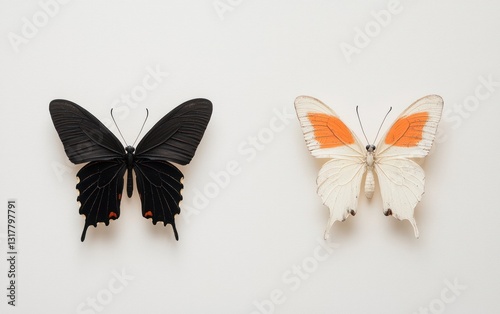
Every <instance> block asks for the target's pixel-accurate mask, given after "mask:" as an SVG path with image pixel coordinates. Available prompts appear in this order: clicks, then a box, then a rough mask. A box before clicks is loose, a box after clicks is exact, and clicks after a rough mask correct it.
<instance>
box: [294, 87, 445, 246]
mask: <svg viewBox="0 0 500 314" xmlns="http://www.w3.org/2000/svg"><path fill="white" fill-rule="evenodd" d="M295 110H296V111H297V116H298V118H299V121H300V125H301V127H302V132H303V133H304V138H305V140H306V144H307V148H309V151H310V152H311V154H312V155H313V156H314V157H317V158H331V160H329V161H327V162H326V163H325V164H324V165H323V167H322V168H321V170H320V171H319V174H318V178H317V184H318V195H319V196H321V199H322V200H323V204H325V205H326V206H328V208H329V209H330V219H329V221H328V224H327V227H326V231H325V239H326V238H328V231H329V230H330V228H331V227H332V225H333V223H334V222H335V221H344V220H345V219H346V218H347V217H349V215H353V216H354V215H355V214H356V207H357V205H358V197H359V193H360V189H361V181H362V180H363V177H364V174H365V173H366V179H365V195H366V197H367V198H369V199H370V198H372V196H373V192H374V191H375V178H374V176H373V172H375V173H376V174H377V177H378V181H379V184H380V191H381V194H382V201H383V206H384V210H383V212H384V214H385V215H386V216H389V215H392V216H394V217H395V218H397V219H399V220H404V219H407V220H409V221H410V223H411V225H412V226H413V229H414V232H415V237H417V238H418V236H419V234H418V229H417V224H416V222H415V218H414V217H413V212H414V209H415V206H416V205H417V203H418V202H419V201H420V199H421V198H422V194H423V193H424V179H425V174H424V171H423V170H422V168H421V167H420V166H419V165H418V164H417V163H416V162H415V161H413V160H412V159H415V158H424V157H425V156H426V155H427V154H428V153H429V150H430V149H431V146H432V142H433V140H434V137H435V134H436V131H437V127H438V123H439V120H440V119H441V112H442V111H443V99H442V98H441V97H440V96H437V95H429V96H425V97H423V98H421V99H419V100H417V101H416V102H414V103H413V104H412V105H410V106H409V107H408V108H407V109H406V110H405V111H404V112H403V113H402V114H401V115H400V116H399V117H398V119H397V120H396V122H394V124H393V125H392V126H391V128H390V129H389V131H388V132H387V133H386V134H385V135H384V137H383V138H382V139H381V141H380V142H379V143H378V146H374V145H373V144H369V145H366V148H363V145H362V144H361V142H360V141H359V139H358V138H357V137H356V135H355V134H354V133H353V132H352V131H351V130H350V129H349V128H348V127H347V126H346V125H345V124H344V123H343V122H342V120H340V118H339V117H338V116H337V114H336V113H335V112H334V111H333V110H332V109H330V108H329V107H328V106H326V105H325V104H323V103H322V102H321V101H319V100H318V99H316V98H313V97H309V96H299V97H297V98H296V99H295Z"/></svg>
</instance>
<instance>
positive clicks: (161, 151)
mask: <svg viewBox="0 0 500 314" xmlns="http://www.w3.org/2000/svg"><path fill="white" fill-rule="evenodd" d="M211 115H212V103H211V102H210V101H209V100H207V99H201V98H198V99H192V100H188V101H186V102H185V103H183V104H181V105H179V106H177V107H176V108H174V109H173V110H172V111H170V112H169V113H168V114H167V115H165V116H164V117H163V118H162V119H161V120H160V121H158V123H156V124H155V125H154V126H153V127H152V128H151V130H150V131H149V132H148V133H147V134H146V135H144V137H143V139H142V140H141V141H140V142H139V144H138V145H137V147H136V150H135V155H136V157H137V158H147V159H152V160H168V161H171V162H175V163H178V164H180V165H186V164H188V163H189V162H190V161H191V159H192V158H193V156H194V153H195V151H196V148H197V147H198V144H199V143H200V141H201V138H202V137H203V134H204V133H205V129H206V128H207V124H208V121H210V116H211Z"/></svg>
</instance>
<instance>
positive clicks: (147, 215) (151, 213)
mask: <svg viewBox="0 0 500 314" xmlns="http://www.w3.org/2000/svg"><path fill="white" fill-rule="evenodd" d="M144 217H146V218H151V217H153V212H152V211H150V210H148V211H147V212H145V213H144Z"/></svg>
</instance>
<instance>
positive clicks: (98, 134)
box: [49, 99, 212, 242]
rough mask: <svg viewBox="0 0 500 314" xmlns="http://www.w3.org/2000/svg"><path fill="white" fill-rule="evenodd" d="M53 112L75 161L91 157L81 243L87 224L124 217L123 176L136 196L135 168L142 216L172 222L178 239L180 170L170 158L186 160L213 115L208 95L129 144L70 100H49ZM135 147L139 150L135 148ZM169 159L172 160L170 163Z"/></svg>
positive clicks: (82, 182) (82, 197)
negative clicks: (176, 221) (125, 176)
mask: <svg viewBox="0 0 500 314" xmlns="http://www.w3.org/2000/svg"><path fill="white" fill-rule="evenodd" d="M49 111H50V115H51V117H52V121H53V122H54V126H55V128H56V130H57V133H58V134H59V137H60V138H61V141H62V143H63V145H64V150H65V152H66V155H68V158H69V160H70V161H71V162H73V163H74V164H79V163H84V162H89V163H88V164H87V165H85V166H84V167H83V168H82V169H81V170H80V171H79V172H78V173H77V177H78V178H79V183H78V184H77V185H76V188H77V189H78V190H79V196H78V198H77V201H79V202H80V204H81V205H80V214H81V215H85V227H84V228H83V233H82V238H81V240H82V242H83V241H84V240H85V234H86V232H87V228H88V227H89V226H91V225H92V226H94V227H97V223H98V222H104V223H105V224H106V225H108V224H109V221H110V220H111V219H113V220H114V219H118V217H120V200H121V198H122V192H123V176H124V174H125V171H127V170H128V172H127V195H128V197H131V196H132V191H133V181H132V169H134V170H135V174H136V180H137V190H138V191H139V197H140V199H141V204H142V215H143V216H144V218H152V220H153V224H156V223H157V222H158V221H163V224H164V225H165V226H166V225H167V224H171V225H172V228H173V230H174V234H175V239H177V240H178V239H179V236H178V234H177V229H176V228H175V221H174V216H175V215H176V214H179V213H180V208H179V202H180V201H181V200H182V195H181V190H182V187H183V185H182V183H181V179H182V178H183V177H184V176H183V174H182V172H181V171H180V170H179V169H177V167H175V166H174V165H172V164H171V163H170V162H175V163H178V164H181V165H186V164H188V163H189V162H190V161H191V159H192V158H193V156H194V153H195V151H196V148H197V147H198V144H199V143H200V141H201V138H202V137H203V133H205V129H206V127H207V124H208V121H209V120H210V116H211V115H212V103H211V102H210V101H209V100H207V99H192V100H189V101H186V102H185V103H183V104H181V105H179V106H178V107H177V108H175V109H173V110H172V111H171V112H169V113H168V114H167V115H165V116H164V117H163V118H162V119H161V120H160V121H158V123H156V125H155V126H153V128H152V129H151V130H150V131H149V132H148V133H147V134H146V135H145V136H144V138H143V139H142V140H141V141H140V142H139V144H138V145H137V148H135V149H134V148H133V147H132V146H127V147H125V149H124V148H123V145H122V144H121V143H120V141H119V140H118V138H116V136H114V135H113V133H111V131H110V130H109V129H108V128H106V127H105V126H104V124H102V123H101V122H100V121H99V120H97V118H96V117H94V116H93V115H92V114H91V113H90V112H88V111H87V110H85V109H83V108H82V107H80V106H78V105H77V104H75V103H72V102H71V101H68V100H61V99H56V100H53V101H51V102H50V105H49ZM134 151H135V153H134ZM169 161H170V162H169Z"/></svg>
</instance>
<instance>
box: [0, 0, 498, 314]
mask: <svg viewBox="0 0 500 314" xmlns="http://www.w3.org/2000/svg"><path fill="white" fill-rule="evenodd" d="M366 2H367V1H324V0H323V1H320V0H315V1H299V0H293V1H292V0H287V1H285V0H281V1H244V0H216V1H214V0H205V1H193V0H192V1H180V0H179V1H169V2H168V3H167V1H159V0H158V1H152V0H150V1H140V2H139V1H117V0H116V1H106V2H105V3H103V1H97V0H93V1H79V0H73V1H65V2H64V3H63V1H62V0H61V1H60V2H57V1H56V0H41V1H22V2H20V1H2V2H0V30H1V31H0V51H1V58H0V103H1V106H0V108H1V109H0V117H1V124H0V134H1V139H2V141H1V143H2V153H1V155H2V157H1V167H2V168H1V175H0V187H1V189H0V195H1V197H0V199H1V204H4V205H0V207H1V208H3V210H2V213H4V214H2V215H0V241H1V243H0V248H1V252H2V253H1V254H0V255H1V256H5V254H6V238H5V233H6V225H7V222H6V218H7V217H6V200H7V199H8V198H12V197H13V198H17V199H18V203H19V210H18V232H19V239H18V248H19V256H18V258H19V261H18V263H19V264H18V271H19V273H18V275H19V280H18V288H19V290H18V300H17V302H18V303H17V304H18V306H16V307H15V308H12V307H11V306H8V305H7V301H8V300H7V298H6V292H7V290H6V287H7V262H6V258H2V259H1V260H0V287H1V290H0V291H3V292H2V293H0V312H2V313H40V312H44V313H45V312H47V313H49V312H50V313H85V314H90V313H151V314H159V313H231V314H233V313H245V314H250V313H254V314H256V313H262V314H264V313H265V314H270V313H473V312H474V313H499V312H500V299H499V298H498V293H499V291H500V266H499V265H500V244H499V241H500V240H499V239H500V206H499V205H498V203H499V202H498V198H497V193H498V190H499V189H500V183H499V182H500V181H499V180H498V174H499V173H500V171H499V170H500V166H499V159H500V147H499V138H500V126H499V122H498V121H499V118H500V105H499V103H500V61H499V60H500V40H499V35H498V32H499V29H500V19H499V16H500V3H499V2H498V1H493V0H491V1H486V0H483V1H465V0H461V1H452V0H441V1H431V0H419V1H416V0H401V1H399V2H397V1H396V2H395V1H370V3H369V4H367V3H366ZM382 10H385V13H384V12H383V11H382ZM367 32H368V33H369V35H367ZM361 33H363V34H364V35H361ZM363 36H368V37H366V38H363ZM356 45H357V47H356ZM348 46H351V48H350V49H351V50H350V52H346V51H344V52H343V50H342V49H344V50H345V49H347V48H346V47H348ZM342 47H344V48H342ZM149 71H160V72H161V73H162V74H160V76H159V77H158V78H157V81H155V82H156V83H157V84H154V85H155V86H154V88H150V89H149V90H147V91H146V93H142V94H141V93H140V92H141V91H144V89H142V86H143V80H144V79H146V80H149V81H148V82H150V83H151V82H153V81H151V80H150V79H148V78H147V77H148V75H150V74H148V73H149ZM167 74H168V75H167ZM487 81H489V82H490V83H485V82H487ZM433 93H435V94H439V95H441V96H442V97H443V98H444V100H445V111H444V115H443V119H442V121H441V124H440V129H441V133H440V137H439V141H438V142H437V143H435V146H434V149H433V151H432V154H431V155H430V156H428V158H427V159H426V162H425V165H424V169H425V171H426V193H425V195H424V197H423V200H422V202H421V203H420V204H419V205H418V206H417V210H416V219H417V223H418V225H419V228H420V234H421V237H420V239H418V240H416V239H415V238H414V237H413V230H412V228H411V226H410V224H409V223H408V222H399V221H397V220H396V219H393V218H391V217H389V218H387V217H385V216H384V215H383V214H382V203H381V202H382V201H381V199H380V195H379V194H378V192H376V195H375V197H374V199H373V200H372V201H370V202H369V201H367V200H366V199H365V198H363V199H362V200H361V201H360V204H359V210H358V215H356V217H354V218H349V219H348V220H347V221H346V222H345V223H339V224H336V225H334V228H333V231H332V234H331V239H332V240H331V241H332V243H327V242H324V241H323V240H322V234H323V231H324V226H325V224H326V222H327V218H328V210H327V208H326V207H324V206H322V204H321V201H320V199H319V197H318V196H317V195H316V192H315V190H316V185H315V179H316V175H317V172H318V170H319V168H320V166H321V163H322V161H319V160H315V159H314V158H313V157H311V156H310V154H309V152H308V150H307V149H306V146H305V144H304V140H303V137H302V134H301V130H300V127H299V124H298V121H297V119H296V118H295V116H294V110H293V100H294V98H295V97H296V96H298V95H301V94H306V95H311V96H315V97H317V98H319V99H321V100H323V101H324V102H325V103H327V104H328V105H330V106H331V107H332V108H334V110H335V111H337V113H338V114H339V115H340V116H341V117H342V118H343V119H344V121H345V122H346V123H347V125H349V126H350V127H351V128H353V130H354V131H355V132H356V133H357V134H358V136H361V133H360V129H359V126H358V123H357V120H356V115H355V109H354V108H355V106H356V105H359V106H360V111H361V115H362V118H363V120H364V125H365V129H366V131H367V134H368V137H369V138H370V139H373V137H374V135H375V133H376V130H377V128H378V126H379V124H380V122H381V120H382V118H383V116H384V114H385V112H386V111H387V109H388V108H389V106H393V107H394V110H393V113H391V115H390V116H389V118H388V121H389V122H388V123H386V125H385V126H384V129H387V128H388V127H389V125H390V123H392V121H393V120H394V119H395V117H396V116H397V115H398V114H399V113H400V112H401V111H402V110H403V109H404V108H406V107H407V106H408V105H409V104H411V103H412V102H413V101H414V100H416V99H418V98H420V97H422V96H424V95H427V94H433ZM130 95H132V96H130ZM126 97H132V98H131V99H132V101H133V102H134V103H133V104H132V103H126V102H125V101H124V99H125V98H126ZM134 97H135V100H134ZM195 97H205V98H208V99H210V100H211V101H212V102H213V104H214V114H213V117H212V120H211V122H210V124H209V127H208V129H207V132H206V133H205V137H204V138H203V140H202V142H201V145H200V146H199V149H198V151H197V153H196V156H195V158H194V159H193V161H192V163H191V164H190V165H188V166H186V167H183V168H182V170H183V172H184V174H185V180H184V184H185V189H184V191H183V195H184V201H183V203H182V212H181V215H180V216H177V226H178V230H179V234H180V241H179V242H176V241H175V239H174V237H173V233H172V231H171V228H170V227H167V228H164V227H163V226H160V225H157V226H153V225H152V224H151V223H150V221H149V220H146V219H144V218H142V217H141V214H140V203H139V200H138V197H137V193H135V195H134V197H133V198H131V199H124V200H123V201H122V211H121V217H120V219H119V220H116V221H113V222H111V224H110V225H109V226H108V227H104V226H98V228H97V229H94V228H89V230H88V233H87V239H86V241H85V242H84V243H80V234H81V230H82V228H83V217H81V216H80V215H79V214H78V204H77V202H76V193H75V182H76V178H75V174H76V173H77V171H78V169H79V168H80V166H74V165H72V164H71V163H70V162H69V161H68V160H67V157H66V156H65V154H64V151H63V147H62V145H61V143H60V141H59V138H58V136H57V134H56V132H55V129H54V127H53V125H52V122H51V120H50V116H49V112H48V103H49V102H50V101H51V100H52V99H55V98H65V99H69V100H72V101H74V102H76V103H78V104H80V105H82V106H83V107H85V108H87V109H88V110H89V111H90V112H92V113H93V114H94V115H95V116H96V117H98V118H99V119H101V120H102V121H107V122H109V118H110V116H109V110H110V108H111V107H113V106H114V107H116V108H119V109H117V118H118V123H119V125H120V126H121V129H122V132H123V133H124V136H125V138H126V139H127V141H128V142H133V139H134V138H135V136H136V135H137V132H138V130H139V128H140V125H141V123H142V121H143V119H144V115H145V109H144V108H146V107H147V108H149V110H150V118H149V120H148V122H147V125H146V127H145V129H146V130H147V129H149V128H151V126H152V125H153V124H154V123H155V122H156V121H158V120H159V119H160V118H161V117H162V116H163V115H164V114H166V113H167V112H168V111H170V110H171V109H172V108H173V107H174V106H176V105H178V104H180V103H181V102H183V101H185V100H187V99H190V98H195ZM271 126H272V128H271ZM113 131H115V133H116V130H115V128H113ZM227 167H233V168H234V169H233V170H234V171H232V173H231V174H230V175H227V176H226V177H225V178H226V179H225V181H224V182H222V181H220V180H219V181H220V182H219V183H217V180H216V179H214V177H217V176H219V178H221V177H224V175H223V171H224V172H226V171H227V170H226V169H227ZM217 184H218V185H217ZM326 246H329V247H328V249H327V248H325V247H326Z"/></svg>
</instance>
